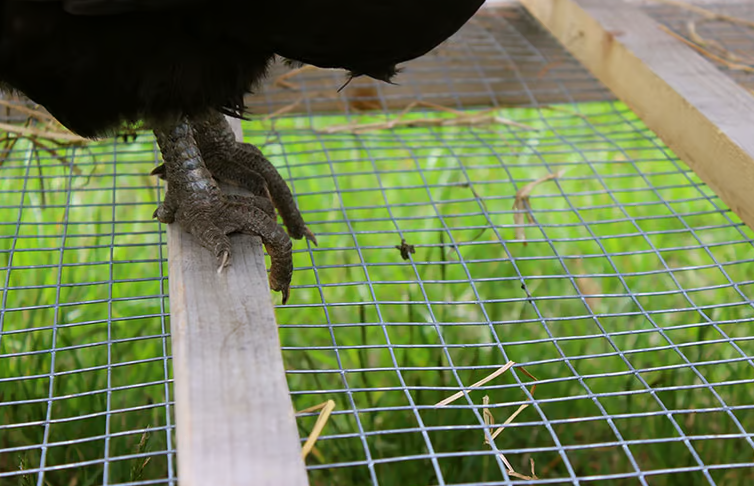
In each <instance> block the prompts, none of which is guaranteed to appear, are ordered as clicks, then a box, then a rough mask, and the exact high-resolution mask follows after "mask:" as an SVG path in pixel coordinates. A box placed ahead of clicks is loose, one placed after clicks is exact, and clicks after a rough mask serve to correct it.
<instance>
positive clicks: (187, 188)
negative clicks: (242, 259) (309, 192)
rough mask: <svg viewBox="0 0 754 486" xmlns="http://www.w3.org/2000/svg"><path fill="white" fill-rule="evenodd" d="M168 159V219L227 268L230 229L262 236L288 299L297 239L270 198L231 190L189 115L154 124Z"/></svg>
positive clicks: (273, 277) (163, 170)
mask: <svg viewBox="0 0 754 486" xmlns="http://www.w3.org/2000/svg"><path fill="white" fill-rule="evenodd" d="M154 133H155V136H156V137H157V143H158V145H159V147H160V151H161V152H162V157H163V160H164V162H165V163H164V164H163V165H162V166H160V169H159V170H156V172H157V173H158V174H159V175H161V176H162V177H163V178H164V179H165V180H167V182H168V190H167V192H166V194H165V200H164V201H163V202H162V204H160V206H159V207H158V208H157V210H156V211H155V217H157V218H158V219H159V220H160V221H161V222H163V223H167V224H169V223H173V222H177V223H178V224H180V225H181V227H183V229H184V230H186V231H188V232H189V233H191V234H192V235H194V237H196V238H197V239H198V240H199V243H200V244H201V245H202V246H204V247H205V248H207V249H208V250H210V251H212V252H213V253H214V255H215V257H216V258H217V259H218V262H219V268H218V272H219V271H221V270H222V269H223V268H224V267H225V266H226V265H227V264H228V262H229V261H230V257H231V245H230V239H229V238H228V236H227V235H228V234H230V233H235V232H241V233H246V234H251V235H256V236H259V237H260V238H261V239H262V242H263V243H264V245H265V248H266V249H267V253H268V254H269V255H270V260H271V262H272V264H271V266H270V274H269V282H270V287H271V288H272V289H273V290H277V291H280V292H281V293H282V294H283V303H285V302H286V301H287V300H288V295H289V287H290V282H291V277H292V274H293V261H292V254H291V247H292V245H291V240H290V238H289V237H288V235H287V234H286V233H285V231H283V228H282V227H280V226H279V225H278V224H277V221H276V220H275V214H274V211H273V209H272V205H271V204H270V202H269V200H267V199H265V198H263V197H260V196H251V197H246V196H227V195H225V194H223V193H222V191H221V190H220V188H219V186H218V185H217V183H216V182H215V181H214V180H213V178H212V175H211V174H210V172H209V170H208V169H207V167H206V166H205V163H204V160H203V159H202V155H201V153H200V151H199V146H198V144H197V142H196V139H195V137H194V130H193V129H192V127H191V125H190V124H189V123H188V121H186V120H182V121H181V122H179V123H177V124H175V125H169V126H164V127H160V128H157V129H155V130H154Z"/></svg>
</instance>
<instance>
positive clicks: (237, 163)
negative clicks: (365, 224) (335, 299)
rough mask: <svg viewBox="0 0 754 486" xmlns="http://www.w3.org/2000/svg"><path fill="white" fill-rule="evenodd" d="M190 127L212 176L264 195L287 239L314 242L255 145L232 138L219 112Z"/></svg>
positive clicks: (282, 183)
mask: <svg viewBox="0 0 754 486" xmlns="http://www.w3.org/2000/svg"><path fill="white" fill-rule="evenodd" d="M191 126H192V127H193V129H194V137H195V139H196V142H197V144H198V145H199V149H200V151H201V154H202V158H203V159H204V163H205V164H206V166H207V169H209V171H210V173H211V174H212V176H213V177H214V178H215V179H217V180H219V181H222V182H226V183H228V184H233V185H236V186H240V187H243V188H245V189H248V190H249V191H251V192H252V193H253V194H254V195H256V196H260V197H264V198H268V199H269V200H271V201H272V202H273V203H274V205H275V207H276V208H277V210H278V212H279V213H280V217H281V218H282V219H283V223H284V224H285V226H286V228H287V229H288V234H289V235H290V237H291V238H294V239H296V240H300V239H301V238H306V239H307V240H309V241H311V242H312V243H313V244H314V245H316V244H317V238H316V237H315V236H314V233H312V232H311V230H310V229H309V228H307V226H306V223H305V222H304V219H303V218H302V217H301V213H300V212H299V210H298V208H297V207H296V202H295V201H294V199H293V195H292V194H291V191H290V190H289V189H288V185H287V184H286V182H285V180H284V179H283V177H282V176H281V175H280V174H279V173H278V171H277V169H275V167H274V166H273V165H272V164H271V163H270V161H269V160H267V158H266V157H265V156H264V155H263V154H262V152H261V151H260V150H259V149H258V148H257V147H255V146H253V145H251V144H248V143H242V142H238V141H236V138H235V134H234V133H233V130H232V129H231V128H230V125H229V124H228V122H227V120H226V119H225V117H224V116H223V115H222V114H220V113H218V112H216V111H212V112H209V113H207V114H206V115H204V116H202V117H196V118H193V119H192V120H191ZM164 171H165V168H164V166H159V167H157V168H156V169H155V170H154V171H153V172H152V173H153V174H157V175H160V176H161V177H163V176H164Z"/></svg>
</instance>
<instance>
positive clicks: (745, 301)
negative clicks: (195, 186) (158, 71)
mask: <svg viewBox="0 0 754 486" xmlns="http://www.w3.org/2000/svg"><path fill="white" fill-rule="evenodd" d="M517 12H518V16H517V17H505V16H502V17H494V20H493V21H489V22H493V24H494V25H493V26H492V27H490V28H489V29H487V30H484V29H481V30H480V28H479V24H478V23H477V24H472V25H470V26H469V28H468V29H464V31H463V32H461V33H460V34H459V35H458V36H457V37H456V39H454V42H453V43H451V45H453V46H461V47H459V49H463V51H462V52H465V53H466V54H467V55H466V58H467V59H472V60H473V59H475V57H474V54H475V53H478V54H479V58H485V59H486V58H488V57H489V56H491V54H490V52H492V53H493V54H494V56H492V57H496V58H497V59H498V60H509V61H510V62H511V64H509V65H508V66H514V67H513V68H510V67H509V69H508V71H507V72H506V73H502V72H501V73H498V74H497V75H496V76H499V77H502V76H503V75H504V76H506V79H507V81H505V80H502V78H501V82H508V83H517V86H518V88H515V89H516V90H519V91H518V92H517V93H516V96H517V97H521V96H523V97H525V98H527V99H525V100H523V102H517V103H516V104H523V105H528V106H532V107H534V108H521V109H514V110H506V111H503V112H499V115H500V116H504V117H507V118H511V119H515V121H516V122H518V123H520V124H522V125H525V126H527V127H529V129H527V128H524V127H522V126H512V125H505V124H502V123H497V122H496V123H475V124H472V125H471V126H458V127H453V126H450V127H436V126H434V127H428V128H418V129H417V128H413V129H412V128H407V129H392V130H376V131H370V132H366V133H361V134H352V133H344V132H340V133H335V134H328V133H326V132H325V130H326V129H328V128H331V127H332V126H334V125H342V124H346V123H352V124H354V127H356V128H358V125H357V124H360V123H364V122H373V121H375V120H379V119H381V118H380V116H369V117H362V116H360V115H359V114H358V113H356V112H355V111H353V110H350V111H349V108H350V107H351V105H349V104H348V103H347V102H346V104H345V107H346V114H345V116H342V117H340V118H337V119H332V118H328V117H322V116H317V115H316V114H315V113H313V112H312V111H311V110H312V105H311V104H308V103H309V101H305V102H304V106H305V107H306V111H307V112H308V116H307V117H305V118H301V117H294V116H279V117H277V118H276V119H275V120H274V121H267V122H254V123H247V124H246V125H245V135H246V140H247V141H250V142H253V143H256V144H258V145H259V146H260V147H261V148H262V150H263V151H264V152H265V153H266V154H267V155H268V156H269V157H270V159H271V160H272V161H273V162H274V163H275V164H276V165H278V167H279V168H280V169H281V172H282V174H283V175H284V177H286V179H287V180H288V181H289V184H290V186H291V188H292V190H293V191H294V193H295V195H296V197H297V200H298V202H299V205H300V207H301V208H302V210H303V212H304V217H305V219H306V220H307V221H308V223H309V224H310V226H311V228H312V229H313V230H314V232H315V233H316V234H317V236H318V238H319V241H320V246H319V247H311V246H309V245H304V244H303V243H301V242H297V243H296V244H295V245H294V248H295V250H296V253H295V264H296V273H295V275H294V289H293V294H292V300H291V303H290V304H289V305H287V306H284V307H283V306H278V307H277V309H276V310H277V317H278V322H279V323H280V333H281V340H282V343H283V354H284V358H285V362H286V368H287V370H288V382H289V386H290V389H291V393H292V396H293V399H294V405H295V406H296V408H297V409H303V408H305V407H309V406H311V405H314V404H317V403H321V402H324V401H326V400H334V401H335V403H336V409H335V411H334V414H333V416H332V417H331V418H330V421H329V422H328V424H327V426H326V427H325V429H324V433H323V435H322V437H320V440H319V442H318V444H317V448H316V450H315V451H314V452H313V453H312V454H311V455H310V457H309V458H308V459H307V464H308V467H309V470H310V477H311V481H312V484H374V485H378V484H379V485H392V484H417V485H430V484H447V485H450V484H453V485H458V484H484V485H493V484H516V483H522V484H523V483H526V484H580V483H584V482H592V481H608V482H610V483H616V484H685V483H691V484H746V483H748V482H750V481H751V480H752V478H754V476H753V475H754V440H753V438H752V433H753V432H752V425H751V424H752V423H754V420H753V419H754V415H753V414H752V408H754V392H753V391H752V390H754V388H752V383H754V362H753V361H752V352H753V348H752V336H753V335H754V333H753V332H752V318H753V316H754V309H753V308H752V304H751V301H750V297H749V295H750V292H751V289H752V283H754V279H753V278H752V270H751V255H752V235H751V231H750V230H749V229H748V228H746V227H745V226H743V225H742V224H741V222H740V220H739V219H738V218H737V217H736V216H735V215H734V214H733V213H732V212H731V211H730V210H729V209H728V208H726V207H725V205H724V204H722V202H721V201H720V200H719V198H718V197H717V196H716V195H715V194H714V193H712V191H711V190H709V188H707V187H706V186H705V185H704V184H703V183H701V182H700V181H699V180H698V178H697V177H696V176H695V175H694V174H693V173H692V172H691V171H690V170H689V169H688V168H687V167H686V166H685V165H684V164H683V163H682V162H680V161H679V160H678V159H677V158H676V157H675V156H674V155H673V154H672V153H670V151H669V150H667V148H665V146H664V145H663V144H662V143H661V142H660V141H659V140H658V138H657V137H656V136H655V135H654V134H653V133H651V132H650V131H649V130H647V129H646V128H645V127H644V126H643V125H642V124H641V122H640V121H639V120H638V119H637V118H636V117H635V116H634V115H633V114H632V113H631V112H630V111H629V110H628V109H626V108H625V107H624V106H623V105H621V104H619V103H616V102H613V101H604V102H602V103H591V104H576V103H575V102H576V101H582V99H581V98H580V95H578V94H574V93H572V92H571V91H570V90H569V85H568V83H564V82H560V81H558V80H559V78H558V71H557V68H558V66H562V64H559V65H558V64H556V65H552V64H553V63H552V56H558V57H562V58H563V59H565V60H566V61H565V62H569V63H570V62H572V60H570V58H569V57H568V56H567V55H566V54H565V53H563V52H562V51H561V52H554V51H553V52H549V51H547V50H543V49H540V48H539V47H538V46H539V45H540V44H537V43H538V42H540V41H539V40H538V41H536V42H533V41H532V37H531V36H530V35H526V29H531V30H536V28H535V27H532V26H533V25H536V24H534V23H533V22H532V21H531V19H528V18H527V16H526V15H525V14H524V13H523V12H522V11H520V10H518V11H517ZM485 21H487V20H485V18H482V19H481V22H485ZM516 22H519V23H520V24H521V25H514V24H515V23H516ZM524 25H528V26H529V27H526V28H525V27H522V26H524ZM495 26H497V27H495ZM500 32H503V33H504V34H505V36H504V37H500V36H502V35H503V34H500ZM517 32H518V33H519V34H516V33H517ZM543 36H544V34H537V35H536V36H534V38H535V39H542V40H541V42H542V44H541V45H551V44H550V43H552V39H548V38H547V37H543ZM503 38H504V40H505V41H504V42H503V41H502V40H501V39H503ZM464 46H465V47H464ZM509 46H514V47H515V48H511V50H509ZM523 60H526V61H527V62H533V63H539V64H540V67H539V68H538V69H536V70H534V71H535V72H537V73H540V72H541V73H542V74H541V78H544V79H546V80H548V82H551V83H552V84H551V85H550V86H551V88H550V91H549V92H550V94H548V97H547V98H546V99H540V98H539V96H538V94H537V93H538V92H537V91H536V90H532V89H529V88H528V86H529V83H530V82H533V78H530V77H528V76H524V75H523V74H522V73H524V71H525V70H523V69H522V68H520V66H522V65H523V63H524V61H523ZM469 65H470V66H473V65H475V63H474V62H471V63H469ZM476 65H479V64H478V63H477V64H476ZM516 66H518V68H516ZM541 66H549V68H548V69H546V70H545V71H541ZM475 72H476V76H477V77H478V78H479V79H481V80H482V81H481V82H482V84H484V83H487V85H488V86H491V85H492V81H484V80H485V79H488V78H485V76H488V74H484V73H483V74H482V75H479V72H478V71H475ZM460 73H466V74H464V75H465V76H467V77H468V78H469V79H472V78H474V76H473V75H472V73H471V72H470V71H460ZM460 73H459V72H449V71H441V72H439V73H438V72H435V73H429V74H431V76H434V77H435V78H437V79H441V78H443V77H445V78H447V79H451V78H454V77H455V76H457V75H460ZM320 74H321V73H320ZM329 74H331V73H328V75H329ZM409 75H410V74H408V73H407V76H409ZM535 76H536V75H535ZM578 76H579V77H583V76H586V75H585V72H583V71H578ZM492 78H494V76H493V77H492ZM541 78H538V79H541ZM331 79H333V80H334V79H335V75H333V77H331ZM338 79H342V78H339V77H338ZM493 80H494V79H493ZM587 82H588V83H593V85H595V86H598V85H597V84H596V83H594V81H593V80H587ZM407 84H408V83H407ZM447 86H449V87H450V89H448V92H447V93H446V94H445V95H443V96H444V98H445V101H444V102H443V104H445V105H448V106H450V107H453V108H463V107H468V106H467V105H466V104H464V102H463V99H462V98H461V97H459V96H458V94H457V93H454V92H453V91H452V86H453V84H452V83H451V82H450V81H447ZM308 89H310V87H309V86H308V85H307V83H302V85H301V92H302V93H303V94H304V95H306V94H307V90H308ZM316 89H317V90H318V89H319V88H316ZM396 89H398V88H396ZM598 90H599V93H598V94H595V95H594V97H593V98H591V99H590V101H598V100H608V99H609V96H607V95H605V92H604V88H601V87H596V88H594V92H595V93H597V91H598ZM416 91H417V92H419V93H421V92H422V89H418V90H416ZM489 92H492V93H495V90H494V89H490V90H489ZM267 93H269V90H266V91H265V93H264V94H262V95H261V96H260V97H259V99H263V100H266V103H268V104H271V103H272V102H270V101H269V100H270V99H271V98H270V97H269V96H268V94H267ZM552 93H555V94H556V95H557V96H556V97H553V96H552ZM317 96H318V94H313V96H312V97H311V99H316V97H317ZM369 96H374V98H375V99H377V100H378V101H380V103H381V106H383V107H384V106H388V105H389V102H388V100H387V98H389V97H390V96H391V95H390V89H389V88H380V90H378V91H377V92H376V95H375V93H374V92H369ZM405 96H406V97H407V98H406V99H405V100H403V101H402V103H403V104H404V105H405V104H407V103H408V102H410V101H413V100H414V99H415V98H414V97H408V96H409V95H408V94H406V95H405ZM309 99H310V98H309V97H307V98H306V100H309ZM346 101H347V100H346ZM398 101H401V100H398ZM555 101H561V102H565V103H568V106H566V107H564V108H563V107H559V108H557V109H550V108H547V107H545V106H543V105H544V104H546V103H553V102H555ZM435 102H440V101H437V100H435ZM475 103H478V102H475ZM285 104H286V103H284V102H281V103H279V104H278V105H276V107H275V108H274V109H270V110H269V111H270V112H272V111H275V110H276V109H279V108H280V107H281V106H285ZM487 104H488V106H489V104H493V105H494V104H498V105H499V104H500V102H499V100H495V99H494V97H492V98H490V101H489V102H488V103H487ZM378 113H379V112H378ZM436 116H437V115H436V114H435V113H434V112H432V111H431V110H421V112H420V113H418V114H417V115H416V117H417V118H418V119H423V118H425V117H426V118H432V117H436ZM448 118H449V119H450V118H452V116H449V115H448ZM354 127H352V128H354ZM37 156H38V158H37ZM66 156H67V158H66V160H64V161H60V160H58V159H56V158H53V157H51V156H50V154H49V153H47V152H44V151H42V152H36V153H35V152H33V151H31V150H30V148H29V147H28V145H27V146H21V145H19V146H18V147H16V149H15V150H14V151H13V152H12V153H11V154H10V155H9V156H8V158H7V159H6V160H5V161H4V163H3V165H2V167H0V171H2V172H1V173H2V175H3V177H2V179H1V181H0V183H1V184H2V187H1V190H2V201H3V203H2V205H1V206H0V210H2V212H3V218H2V221H4V222H3V223H2V224H1V225H0V228H2V235H1V236H2V241H3V243H2V248H1V250H2V255H3V259H4V264H3V271H2V273H1V274H0V277H2V278H3V281H4V286H3V294H2V295H3V297H2V298H3V302H2V320H1V321H0V323H1V327H0V339H1V341H0V484H2V485H5V484H9V485H11V484H13V485H15V484H37V485H42V484H51V485H54V486H57V485H63V484H120V485H123V484H130V485H142V484H173V483H175V482H176V477H175V472H174V471H175V460H176V458H175V454H174V440H173V431H174V427H173V422H172V409H171V406H172V401H171V400H172V398H171V396H172V395H171V393H172V391H171V374H170V368H171V365H170V362H169V361H170V342H169V319H168V307H167V304H168V303H167V299H166V297H167V295H166V294H167V279H166V265H165V263H166V254H165V252H166V250H165V247H164V242H165V238H166V237H165V232H164V227H161V226H160V225H159V224H158V223H157V222H155V221H153V220H152V219H151V214H152V211H153V209H154V207H155V206H156V204H157V203H158V201H159V200H160V198H161V196H162V193H161V189H160V186H159V185H158V184H157V183H156V181H155V180H154V179H153V178H150V177H149V176H147V175H146V174H148V173H149V171H150V170H151V168H152V167H153V166H154V164H155V163H156V161H157V159H158V155H157V151H156V148H155V146H154V144H153V142H152V139H151V138H150V137H149V136H148V135H145V136H144V137H143V138H142V139H140V141H139V142H137V143H136V144H124V143H121V142H116V141H106V142H102V143H98V144H94V145H93V146H92V147H90V149H89V150H86V149H81V148H78V149H75V151H74V150H73V149H69V150H68V151H67V152H66ZM61 162H66V163H69V162H74V163H75V166H76V167H77V170H78V171H80V172H79V173H76V172H73V171H71V170H70V169H69V168H68V167H66V166H65V165H63V163H61ZM37 163H39V165H40V166H41V170H39V171H38V169H37V166H36V165H37ZM563 169H565V170H566V172H565V173H564V174H562V175H561V176H560V177H559V178H557V179H554V180H551V181H548V182H544V183H542V184H541V185H540V186H538V187H536V188H535V189H534V190H533V191H532V194H531V198H530V204H531V210H530V211H529V212H528V216H530V217H531V218H532V222H531V223H528V221H527V220H526V219H525V218H526V216H525V215H524V214H523V213H517V212H516V211H514V210H513V209H512V206H513V204H514V201H515V200H516V193H517V191H520V190H521V189H522V188H523V187H524V186H525V185H526V184H529V183H531V182H533V181H534V180H536V179H538V178H540V177H542V176H544V175H547V174H554V173H556V172H558V171H560V170H563ZM40 173H41V175H40ZM42 181H43V182H42ZM43 194H44V196H43ZM43 197H44V199H43ZM517 214H518V215H517ZM521 231H523V236H524V237H525V240H524V239H523V238H522V234H521ZM401 240H405V242H406V245H413V246H414V253H408V254H407V255H406V256H407V257H408V260H404V258H403V257H402V256H401V254H400V252H399V250H398V249H397V248H396V246H400V245H401ZM405 248H406V249H407V248H408V247H405ZM273 298H275V299H276V302H277V301H278V300H277V299H279V295H277V294H273ZM509 360H513V361H515V362H516V363H517V364H516V365H515V366H514V367H513V368H512V369H511V370H509V371H508V372H507V373H505V374H503V375H501V376H500V377H498V378H496V379H494V380H492V381H491V382H489V383H487V384H486V385H485V386H484V387H483V389H481V390H476V391H471V392H470V393H469V394H468V395H466V396H463V397H462V398H461V399H459V400H457V401H456V402H454V403H453V404H451V405H448V406H446V407H444V408H442V409H437V408H436V407H435V404H436V403H437V402H439V401H440V400H442V399H444V398H446V397H448V396H450V395H452V394H454V393H456V392H457V391H458V390H459V389H462V388H464V387H469V386H470V385H471V384H472V383H474V382H476V381H478V380H480V379H482V378H484V377H485V376H487V375H489V374H490V373H492V372H494V371H495V370H497V369H499V368H500V367H501V366H502V365H504V364H505V363H507V362H508V361H509ZM522 367H524V368H525V369H526V370H528V372H530V373H531V374H532V375H534V376H536V377H537V378H538V381H536V382H535V381H534V380H533V379H531V378H529V377H528V376H527V375H526V374H525V373H524V372H523V370H522ZM535 383H536V385H537V387H536V390H532V385H534V384H535ZM485 395H487V396H488V397H489V401H488V404H486V405H485V404H484V402H483V397H484V396H485ZM524 404H526V405H528V408H526V409H525V410H523V411H522V412H521V413H520V414H519V415H518V416H516V417H515V419H513V421H512V422H511V423H510V424H508V425H507V427H506V429H505V431H504V432H503V433H502V434H501V435H499V436H498V437H497V438H496V439H495V441H494V444H493V445H492V446H490V445H486V444H484V439H485V429H486V430H487V431H488V433H494V432H495V430H497V429H498V428H499V427H500V424H501V423H502V422H504V421H505V420H506V419H507V418H508V417H510V416H511V414H512V413H513V412H514V411H516V410H517V409H518V408H519V407H520V406H521V405H524ZM485 409H487V410H488V412H489V414H491V415H492V416H493V417H494V423H493V424H492V425H485V424H489V422H490V421H489V418H488V420H487V421H485V416H487V417H489V415H488V413H486V412H485ZM314 416H315V414H305V415H303V416H301V417H300V418H299V426H300V432H301V435H302V438H303V437H305V436H306V435H307V434H308V433H309V431H310V430H311V427H312V424H313V423H314ZM500 454H504V456H505V458H506V459H507V460H508V461H509V463H510V464H511V465H512V466H513V468H514V469H515V471H516V472H517V473H519V474H522V475H531V467H530V465H531V463H530V459H533V460H534V465H535V467H534V470H535V473H536V474H537V476H538V478H537V479H533V480H525V479H520V478H517V477H515V476H512V475H511V474H510V473H509V472H508V467H507V466H506V465H505V463H504V462H503V460H502V458H501V456H500ZM147 459H148V460H147ZM40 471H44V473H45V474H44V476H42V475H41V474H38V473H39V472H40Z"/></svg>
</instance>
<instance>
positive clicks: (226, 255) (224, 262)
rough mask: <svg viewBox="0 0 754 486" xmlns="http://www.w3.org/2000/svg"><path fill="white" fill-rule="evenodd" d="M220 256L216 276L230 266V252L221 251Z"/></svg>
mask: <svg viewBox="0 0 754 486" xmlns="http://www.w3.org/2000/svg"><path fill="white" fill-rule="evenodd" d="M220 256H221V259H220V266H219V267H217V273H218V274H221V273H223V269H224V268H225V267H227V266H229V265H230V252H229V251H223V252H222V254H221V255H220Z"/></svg>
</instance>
